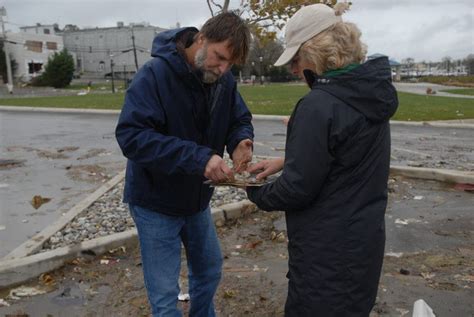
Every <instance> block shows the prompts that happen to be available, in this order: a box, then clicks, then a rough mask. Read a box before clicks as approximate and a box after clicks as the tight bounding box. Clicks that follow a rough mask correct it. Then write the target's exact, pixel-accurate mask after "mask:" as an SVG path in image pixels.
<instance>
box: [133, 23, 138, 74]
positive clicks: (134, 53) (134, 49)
mask: <svg viewBox="0 0 474 317" xmlns="http://www.w3.org/2000/svg"><path fill="white" fill-rule="evenodd" d="M132 45H133V56H134V57H135V68H136V71H137V72H138V59H137V48H136V47H135V33H133V25H132Z"/></svg>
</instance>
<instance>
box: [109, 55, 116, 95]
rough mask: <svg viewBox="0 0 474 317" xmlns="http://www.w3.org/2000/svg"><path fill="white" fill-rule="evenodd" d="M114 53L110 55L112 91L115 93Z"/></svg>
mask: <svg viewBox="0 0 474 317" xmlns="http://www.w3.org/2000/svg"><path fill="white" fill-rule="evenodd" d="M113 57H114V56H113V55H110V72H111V75H112V93H113V94H114V93H115V85H114V60H113Z"/></svg>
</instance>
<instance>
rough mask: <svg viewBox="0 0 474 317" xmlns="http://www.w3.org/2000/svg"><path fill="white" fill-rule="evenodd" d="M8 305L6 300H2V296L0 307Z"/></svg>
mask: <svg viewBox="0 0 474 317" xmlns="http://www.w3.org/2000/svg"><path fill="white" fill-rule="evenodd" d="M8 306H10V304H8V302H7V301H6V300H4V299H3V298H0V307H8Z"/></svg>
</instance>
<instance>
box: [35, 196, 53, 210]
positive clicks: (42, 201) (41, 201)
mask: <svg viewBox="0 0 474 317" xmlns="http://www.w3.org/2000/svg"><path fill="white" fill-rule="evenodd" d="M50 201H51V198H48V197H41V196H40V195H35V196H33V199H31V205H32V206H33V208H35V209H38V208H39V207H41V205H43V204H46V203H47V202H50Z"/></svg>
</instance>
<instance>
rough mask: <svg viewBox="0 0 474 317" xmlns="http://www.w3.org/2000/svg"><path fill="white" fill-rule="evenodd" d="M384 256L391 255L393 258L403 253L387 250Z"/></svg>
mask: <svg viewBox="0 0 474 317" xmlns="http://www.w3.org/2000/svg"><path fill="white" fill-rule="evenodd" d="M385 255H386V256H393V257H394V258H399V257H401V256H402V255H403V252H387V253H385Z"/></svg>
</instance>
